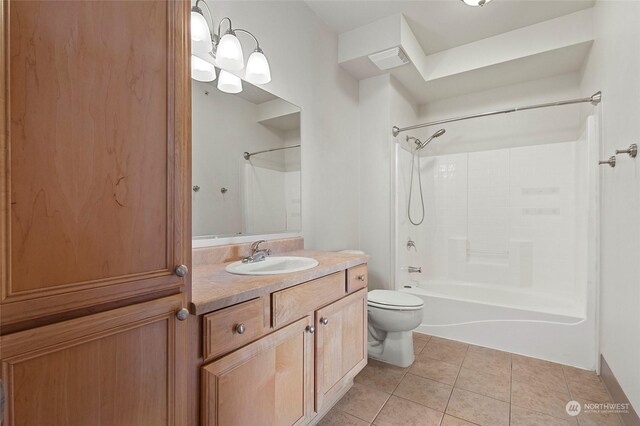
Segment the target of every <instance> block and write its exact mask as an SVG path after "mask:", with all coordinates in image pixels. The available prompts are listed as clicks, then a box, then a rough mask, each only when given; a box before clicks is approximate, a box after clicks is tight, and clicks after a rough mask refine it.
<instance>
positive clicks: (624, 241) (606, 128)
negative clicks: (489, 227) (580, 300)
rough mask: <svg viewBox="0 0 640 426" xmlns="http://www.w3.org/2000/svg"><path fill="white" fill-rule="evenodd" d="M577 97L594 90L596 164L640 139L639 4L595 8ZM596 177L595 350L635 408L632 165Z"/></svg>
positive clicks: (639, 397) (638, 231) (639, 283)
mask: <svg viewBox="0 0 640 426" xmlns="http://www.w3.org/2000/svg"><path fill="white" fill-rule="evenodd" d="M594 12H595V14H594V25H595V33H596V41H595V42H594V45H593V48H592V52H591V55H590V57H589V59H588V61H587V64H586V66H585V73H584V76H583V80H582V91H583V92H585V93H589V92H592V91H595V90H602V94H603V101H602V106H601V111H602V115H601V123H600V126H601V129H602V141H603V143H602V151H601V154H600V155H601V158H606V157H609V156H610V155H612V154H613V152H614V151H615V149H620V148H626V147H627V146H628V145H629V144H630V143H632V142H635V143H637V142H638V140H639V139H638V135H640V120H639V117H640V79H639V78H638V70H640V53H639V52H640V25H639V23H640V3H638V2H627V1H598V2H597V3H596V5H595V10H594ZM600 173H601V191H602V192H601V236H600V237H601V247H600V252H601V257H600V261H601V275H600V280H601V289H600V350H601V353H602V355H603V356H604V357H605V359H606V360H607V363H608V364H609V366H610V367H611V370H612V371H613V373H614V374H615V376H616V378H617V379H618V381H619V382H620V385H621V386H622V389H623V390H624V392H625V393H626V394H627V396H628V398H629V399H630V401H631V404H632V405H633V406H634V407H635V409H636V411H638V410H639V409H640V262H639V261H638V260H639V259H640V220H639V219H640V158H637V159H635V160H632V159H630V158H629V157H625V156H619V157H618V164H617V165H616V167H615V169H611V168H608V167H602V168H601V169H600Z"/></svg>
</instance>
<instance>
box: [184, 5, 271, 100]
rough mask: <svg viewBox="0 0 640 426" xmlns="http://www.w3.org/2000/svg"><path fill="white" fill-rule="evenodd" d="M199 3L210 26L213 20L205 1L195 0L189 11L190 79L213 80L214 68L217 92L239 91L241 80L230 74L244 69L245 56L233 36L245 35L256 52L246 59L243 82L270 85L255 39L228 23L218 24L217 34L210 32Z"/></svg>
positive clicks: (263, 60) (265, 60)
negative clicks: (222, 27)
mask: <svg viewBox="0 0 640 426" xmlns="http://www.w3.org/2000/svg"><path fill="white" fill-rule="evenodd" d="M200 3H202V4H204V5H205V6H206V9H207V14H208V15H209V20H210V21H211V25H213V18H212V16H211V10H210V9H209V5H208V4H207V2H206V1H205V0H197V1H196V5H195V6H193V7H192V8H191V54H192V56H191V78H193V79H194V80H197V81H213V80H215V79H216V68H215V67H216V66H217V67H218V68H220V75H219V76H218V89H220V90H221V91H223V92H226V93H239V92H241V91H242V80H240V78H239V77H237V76H236V75H234V74H233V73H230V72H229V71H241V70H242V69H243V68H245V64H244V53H243V52H242V46H241V45H240V40H238V37H237V36H236V33H238V32H241V33H245V34H248V35H249V36H251V37H252V38H253V40H254V41H255V42H256V48H255V50H254V51H253V53H251V55H250V56H249V60H248V61H247V66H246V69H245V79H246V80H247V81H248V82H249V83H253V84H266V83H268V82H270V81H271V70H270V68H269V61H267V58H266V56H265V55H264V53H263V51H262V49H261V48H260V43H259V42H258V39H257V38H256V37H255V36H254V35H253V34H252V33H251V32H249V31H247V30H245V29H242V28H235V29H234V28H233V26H232V25H231V19H229V18H228V17H225V18H222V20H221V21H220V22H219V23H218V31H217V33H216V34H214V33H212V32H211V30H210V29H209V24H208V23H207V20H206V19H205V17H204V13H203V12H202V9H201V8H200V7H199V5H200ZM225 21H226V22H228V25H229V28H228V29H227V31H226V32H225V33H224V34H223V35H222V36H220V34H221V26H222V23H223V22H225Z"/></svg>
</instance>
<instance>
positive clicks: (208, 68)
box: [191, 55, 216, 82]
mask: <svg viewBox="0 0 640 426" xmlns="http://www.w3.org/2000/svg"><path fill="white" fill-rule="evenodd" d="M191 78H193V79H194V80H197V81H204V82H206V81H213V80H215V79H216V67H215V66H214V65H213V64H212V63H211V62H209V61H206V60H204V59H202V58H200V57H198V56H196V55H191Z"/></svg>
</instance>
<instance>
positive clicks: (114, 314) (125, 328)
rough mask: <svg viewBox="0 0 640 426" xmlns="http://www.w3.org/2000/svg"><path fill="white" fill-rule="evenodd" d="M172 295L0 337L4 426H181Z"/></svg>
mask: <svg viewBox="0 0 640 426" xmlns="http://www.w3.org/2000/svg"><path fill="white" fill-rule="evenodd" d="M182 304H183V296H182V295H175V296H171V297H167V298H163V299H157V300H154V301H152V302H146V303H142V304H137V305H131V306H128V307H126V308H120V309H114V310H111V311H108V312H102V313H99V314H95V315H90V316H87V317H83V318H78V319H74V320H70V321H63V322H59V323H56V324H53V325H49V326H45V327H40V328H35V329H31V330H28V331H23V332H18V333H14V334H9V335H6V336H2V337H0V343H1V344H2V378H3V380H4V384H5V391H6V410H7V412H6V416H5V422H6V423H3V425H5V424H6V425H7V426H16V425H29V426H58V425H59V426H75V425H77V426H86V425H123V426H125V425H178V424H184V418H185V416H186V413H185V401H184V395H185V388H186V386H185V383H184V382H185V377H186V369H185V363H186V359H185V358H186V357H185V354H184V350H183V348H184V347H185V345H184V342H182V341H181V339H184V336H185V332H186V330H184V327H186V323H187V322H186V321H178V320H177V318H176V315H175V314H176V311H177V310H179V309H180V308H181V306H182Z"/></svg>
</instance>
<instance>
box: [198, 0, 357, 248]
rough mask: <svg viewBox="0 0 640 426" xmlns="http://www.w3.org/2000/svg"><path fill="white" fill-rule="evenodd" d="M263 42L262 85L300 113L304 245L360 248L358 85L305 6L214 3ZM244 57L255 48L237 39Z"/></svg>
mask: <svg viewBox="0 0 640 426" xmlns="http://www.w3.org/2000/svg"><path fill="white" fill-rule="evenodd" d="M210 5H211V6H212V12H213V15H214V19H215V21H216V24H217V23H218V22H219V20H220V19H221V18H222V17H223V16H229V17H230V18H231V19H232V21H233V25H234V27H237V28H246V29H248V30H249V31H251V32H253V33H254V34H255V35H256V37H258V39H259V40H260V46H261V47H262V49H263V50H264V53H265V54H266V55H267V57H268V58H269V64H270V66H271V74H272V77H273V80H272V82H271V83H269V84H267V85H265V86H264V88H265V89H266V90H268V91H270V92H272V93H274V94H275V95H277V96H279V97H281V98H283V99H286V100H288V101H290V102H292V103H294V104H296V105H298V106H299V107H301V109H302V113H301V125H302V129H301V139H302V222H303V223H302V232H303V235H304V237H305V245H306V247H308V248H314V249H322V250H337V249H342V248H354V247H357V246H358V227H357V223H358V196H357V193H358V181H359V161H358V155H359V149H358V147H359V126H358V118H359V116H358V82H357V81H355V80H354V79H353V77H351V76H350V75H349V74H348V73H347V72H346V71H344V70H343V69H342V68H340V66H339V65H338V61H337V55H338V36H337V35H336V34H335V33H333V32H332V31H330V30H329V29H328V28H326V26H325V25H324V24H323V23H322V22H321V21H320V19H319V18H318V17H317V16H316V15H315V14H314V13H313V12H312V11H311V10H310V9H309V8H308V6H306V5H305V4H304V3H303V2H287V1H267V2H265V1H214V2H212V3H210ZM239 37H240V39H241V41H242V45H243V49H244V52H245V55H248V54H249V52H251V51H252V50H253V49H254V46H253V44H252V43H253V42H252V41H251V39H250V38H248V37H245V36H243V35H239Z"/></svg>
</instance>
